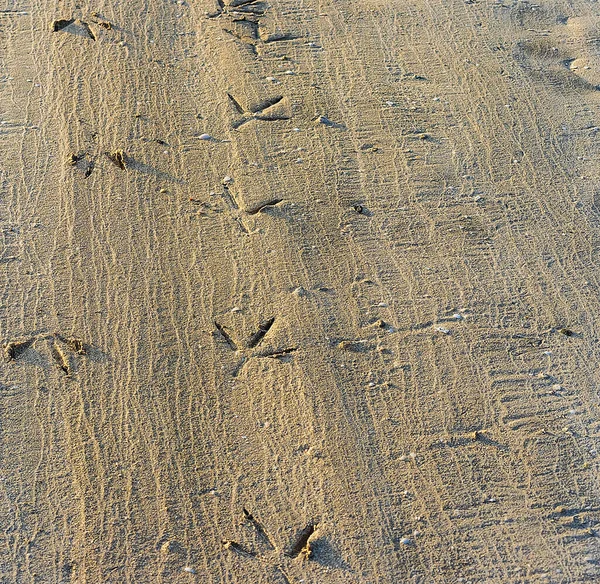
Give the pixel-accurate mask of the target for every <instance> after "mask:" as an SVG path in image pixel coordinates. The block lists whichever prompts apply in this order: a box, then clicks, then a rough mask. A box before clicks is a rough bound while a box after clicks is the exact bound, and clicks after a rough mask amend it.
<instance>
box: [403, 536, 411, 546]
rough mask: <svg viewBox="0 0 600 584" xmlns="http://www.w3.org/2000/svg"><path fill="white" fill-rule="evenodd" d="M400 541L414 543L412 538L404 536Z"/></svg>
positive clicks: (408, 543)
mask: <svg viewBox="0 0 600 584" xmlns="http://www.w3.org/2000/svg"><path fill="white" fill-rule="evenodd" d="M400 543H401V544H402V545H410V544H411V543H412V540H411V539H410V538H408V537H403V538H402V539H401V540H400Z"/></svg>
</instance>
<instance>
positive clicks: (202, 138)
mask: <svg viewBox="0 0 600 584" xmlns="http://www.w3.org/2000/svg"><path fill="white" fill-rule="evenodd" d="M212 139H213V137H212V136H211V135H210V134H200V140H212Z"/></svg>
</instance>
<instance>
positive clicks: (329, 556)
mask: <svg viewBox="0 0 600 584" xmlns="http://www.w3.org/2000/svg"><path fill="white" fill-rule="evenodd" d="M311 550H312V554H311V556H310V559H311V561H313V562H317V563H318V564H321V565H322V566H327V567H328V568H338V569H340V570H350V565H349V564H348V563H347V562H346V561H345V560H344V558H342V556H341V554H340V552H339V550H337V549H335V548H334V547H333V546H332V545H331V542H330V541H329V540H328V539H327V538H326V537H319V538H317V539H315V540H314V541H313V542H312V543H311Z"/></svg>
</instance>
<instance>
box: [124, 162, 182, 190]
mask: <svg viewBox="0 0 600 584" xmlns="http://www.w3.org/2000/svg"><path fill="white" fill-rule="evenodd" d="M127 168H130V169H131V170H135V171H136V172H140V173H141V174H148V175H151V176H154V177H156V178H158V179H161V180H165V181H168V182H172V183H176V184H183V180H181V179H180V178H177V177H175V176H173V175H172V174H169V173H168V172H164V171H162V170H158V169H157V168H155V167H154V166H151V165H149V164H146V163H145V162H141V161H140V160H136V159H135V158H132V157H131V156H128V157H127Z"/></svg>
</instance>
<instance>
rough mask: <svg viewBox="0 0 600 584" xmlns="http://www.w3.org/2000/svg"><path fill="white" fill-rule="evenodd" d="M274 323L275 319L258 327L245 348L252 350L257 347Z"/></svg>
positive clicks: (266, 321)
mask: <svg viewBox="0 0 600 584" xmlns="http://www.w3.org/2000/svg"><path fill="white" fill-rule="evenodd" d="M274 322H275V317H273V318H270V319H269V320H265V321H264V322H263V323H262V324H261V325H260V327H259V328H258V330H257V331H256V332H255V333H254V334H253V335H252V336H251V337H250V338H249V339H248V344H247V346H248V348H249V349H253V348H254V347H256V346H258V345H259V344H260V343H261V342H262V340H263V338H264V337H265V335H266V334H267V333H268V332H269V330H270V329H271V327H272V326H273V323H274Z"/></svg>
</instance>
